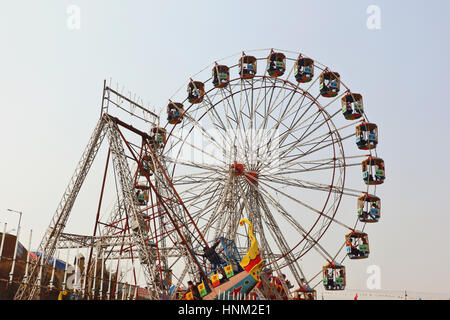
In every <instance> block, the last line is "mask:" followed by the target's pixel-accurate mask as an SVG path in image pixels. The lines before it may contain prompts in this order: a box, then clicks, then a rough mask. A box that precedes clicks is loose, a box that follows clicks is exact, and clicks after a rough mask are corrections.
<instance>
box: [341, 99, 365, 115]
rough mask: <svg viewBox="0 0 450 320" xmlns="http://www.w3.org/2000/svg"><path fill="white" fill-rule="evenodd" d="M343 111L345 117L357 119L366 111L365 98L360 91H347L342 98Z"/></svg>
mask: <svg viewBox="0 0 450 320" xmlns="http://www.w3.org/2000/svg"><path fill="white" fill-rule="evenodd" d="M341 105H342V113H343V114H344V117H345V119H347V120H355V119H359V118H361V117H362V115H363V113H364V107H363V98H362V95H360V94H359V93H347V94H346V95H345V96H343V97H342V99H341Z"/></svg>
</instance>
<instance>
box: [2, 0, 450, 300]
mask: <svg viewBox="0 0 450 320" xmlns="http://www.w3.org/2000/svg"><path fill="white" fill-rule="evenodd" d="M70 5H76V6H78V7H79V8H80V10H81V12H80V14H81V15H80V17H81V21H80V29H76V30H71V29H69V28H68V27H67V19H68V17H69V14H68V13H67V8H68V7H69V6H70ZM370 5H376V6H378V7H379V8H380V13H381V20H380V21H381V25H380V27H381V28H380V29H375V30H371V29H369V28H368V27H367V24H366V22H367V19H368V18H369V14H367V13H366V9H367V8H368V7H369V6H370ZM449 14H450V2H448V1H445V0H442V1H439V0H436V1H377V0H371V1H365V0H345V1H331V0H330V1H320V2H319V1H277V2H273V1H245V2H244V1H226V2H219V1H114V0H109V1H77V0H72V1H65V0H60V1H55V0H53V1H50V0H49V1H20V0H16V1H2V2H1V3H0V36H1V42H2V45H1V50H0V105H1V120H2V121H1V125H0V133H1V137H2V138H1V142H0V151H1V157H0V179H1V180H0V181H1V182H0V223H1V228H3V223H4V222H8V226H9V228H12V227H13V225H15V224H16V223H17V216H14V215H13V214H12V213H10V212H7V211H6V208H12V209H16V210H20V211H23V212H24V216H23V218H22V227H23V228H24V229H25V230H26V232H28V230H29V229H30V228H32V229H33V232H35V233H36V236H35V237H34V239H35V240H34V241H33V242H35V243H36V244H37V242H38V240H39V239H40V237H42V234H43V231H44V230H45V228H46V227H47V226H48V223H49V221H50V218H51V216H52V215H53V213H54V211H55V209H56V207H57V205H58V203H59V200H60V198H61V196H62V194H63V191H64V190H65V188H66V185H67V183H68V181H69V179H70V177H71V175H72V173H73V171H74V169H75V166H76V164H77V162H78V160H79V158H80V156H81V153H82V151H83V149H84V147H85V145H86V143H87V141H88V139H89V137H90V134H91V132H92V130H93V128H94V126H95V124H96V121H97V119H98V115H99V104H100V102H101V90H102V87H103V79H109V78H110V77H111V78H112V79H113V81H118V82H119V83H120V85H123V86H125V87H126V88H127V89H128V90H131V91H132V92H134V93H136V95H138V96H140V97H141V98H142V99H143V100H144V101H146V102H148V103H149V104H150V105H151V106H152V108H156V109H159V108H160V107H162V106H164V105H165V104H166V102H167V100H168V98H169V97H170V96H171V95H172V94H173V93H174V92H175V91H176V90H177V89H178V88H179V87H180V86H181V85H183V84H184V83H185V81H186V80H187V79H188V78H189V77H190V76H192V75H193V74H195V73H197V72H198V71H200V70H201V69H203V68H204V67H205V66H207V65H209V64H210V63H212V62H214V61H215V60H217V59H220V58H222V57H225V56H229V55H231V54H234V53H236V52H240V51H242V50H250V49H259V48H272V47H273V48H282V49H286V50H293V51H300V52H303V53H305V54H306V55H308V56H310V57H313V58H315V59H317V60H318V61H320V62H321V63H323V64H325V65H327V66H329V67H331V68H333V69H335V70H337V71H338V72H340V74H341V76H342V77H343V79H344V82H345V84H346V85H348V86H350V87H351V88H352V89H353V90H354V91H357V92H361V93H362V94H363V95H364V102H365V108H366V110H367V113H368V115H369V118H370V119H374V121H375V122H376V123H377V124H378V126H379V128H380V143H379V145H378V147H377V150H378V155H379V156H381V157H382V158H383V159H384V160H385V162H386V174H387V178H386V182H385V183H384V184H383V185H382V187H380V188H379V189H377V194H378V195H379V196H380V197H381V199H382V205H383V217H382V220H381V221H380V223H379V224H377V225H376V226H370V228H369V232H370V236H371V246H372V252H371V256H370V258H369V259H367V260H366V261H361V262H360V266H359V267H358V268H353V269H354V270H353V274H352V276H351V278H352V280H351V282H350V283H349V285H351V287H353V288H365V283H366V279H367V277H368V275H367V274H366V268H367V266H369V265H378V266H379V267H380V268H381V277H382V280H381V285H382V289H385V290H391V289H402V290H403V289H409V290H416V291H426V292H449V291H450V277H448V271H449V265H450V251H449V250H448V245H449V240H448V230H449V227H450V212H449V209H448V202H449V201H448V199H449V192H450V184H449V181H450V173H449V172H450V171H449V170H448V164H447V162H448V159H449V158H450V151H449V150H450V142H449V139H448V138H449V136H450V135H449V128H450V108H449V107H450V106H449V104H448V99H447V95H448V92H449V88H448V79H449V74H450V59H449V57H450V44H449V40H448V39H449V38H448V33H449V32H450V19H449ZM183 90H184V89H183ZM9 228H8V229H9ZM38 238H39V239H38ZM24 242H25V241H24ZM358 263H359V262H358ZM349 277H350V276H349Z"/></svg>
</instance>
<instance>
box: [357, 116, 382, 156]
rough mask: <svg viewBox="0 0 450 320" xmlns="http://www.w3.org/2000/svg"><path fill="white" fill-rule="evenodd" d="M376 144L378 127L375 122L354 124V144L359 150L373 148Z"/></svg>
mask: <svg viewBox="0 0 450 320" xmlns="http://www.w3.org/2000/svg"><path fill="white" fill-rule="evenodd" d="M377 144H378V127H377V125H376V124H375V123H368V122H363V123H361V124H359V125H357V126H356V145H357V146H358V148H359V149H360V150H370V149H375V148H376V147H377Z"/></svg>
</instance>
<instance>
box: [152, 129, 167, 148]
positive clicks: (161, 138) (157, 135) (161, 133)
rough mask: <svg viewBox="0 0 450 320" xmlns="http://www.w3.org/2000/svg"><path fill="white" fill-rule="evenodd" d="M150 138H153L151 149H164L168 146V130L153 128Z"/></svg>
mask: <svg viewBox="0 0 450 320" xmlns="http://www.w3.org/2000/svg"><path fill="white" fill-rule="evenodd" d="M150 136H152V137H153V140H152V141H151V144H150V145H151V147H152V148H155V149H159V148H163V147H164V145H165V144H166V142H167V140H166V129H164V128H162V127H153V128H151V129H150Z"/></svg>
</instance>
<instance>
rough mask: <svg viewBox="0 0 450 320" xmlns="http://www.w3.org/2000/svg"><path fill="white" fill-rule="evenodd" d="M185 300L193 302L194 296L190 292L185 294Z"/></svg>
mask: <svg viewBox="0 0 450 320" xmlns="http://www.w3.org/2000/svg"><path fill="white" fill-rule="evenodd" d="M186 300H194V295H193V294H192V291H189V292H188V293H186Z"/></svg>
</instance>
